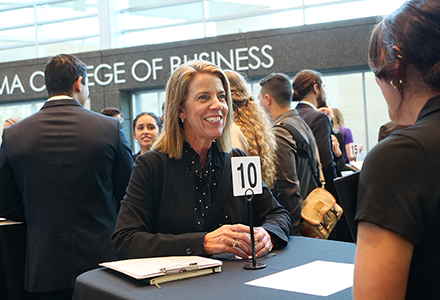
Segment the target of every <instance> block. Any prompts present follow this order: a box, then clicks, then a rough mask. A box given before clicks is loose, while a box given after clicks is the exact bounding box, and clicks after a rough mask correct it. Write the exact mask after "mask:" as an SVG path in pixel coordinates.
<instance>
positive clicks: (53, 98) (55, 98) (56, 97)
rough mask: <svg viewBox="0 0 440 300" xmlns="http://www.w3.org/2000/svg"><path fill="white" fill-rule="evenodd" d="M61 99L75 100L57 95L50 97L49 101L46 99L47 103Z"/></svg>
mask: <svg viewBox="0 0 440 300" xmlns="http://www.w3.org/2000/svg"><path fill="white" fill-rule="evenodd" d="M61 99H72V100H75V99H73V98H72V97H70V96H67V95H57V96H53V97H50V98H49V99H47V101H53V100H61Z"/></svg>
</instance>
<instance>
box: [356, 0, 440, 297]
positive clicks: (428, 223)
mask: <svg viewBox="0 0 440 300" xmlns="http://www.w3.org/2000/svg"><path fill="white" fill-rule="evenodd" d="M439 49H440V1H438V0H412V1H408V2H405V3H404V4H403V5H402V6H401V7H400V8H399V9H398V10H397V11H395V12H394V13H392V14H390V15H388V16H386V17H385V18H384V19H383V20H382V21H381V22H380V23H379V24H378V25H377V26H376V27H375V29H374V31H373V33H372V36H371V39H370V48H369V64H370V67H371V69H372V71H373V72H374V73H375V75H376V82H377V84H378V85H379V87H380V89H381V91H382V93H383V95H384V97H385V100H386V102H387V106H388V114H389V116H390V119H391V121H392V122H393V123H395V124H398V125H410V126H409V127H407V128H403V129H401V130H399V131H398V132H394V133H393V134H392V135H390V136H389V137H387V138H386V139H385V140H383V141H382V142H380V143H378V144H377V145H376V146H375V147H374V148H373V149H372V150H371V151H370V153H369V154H368V155H367V157H366V159H365V161H364V164H363V167H362V171H361V173H360V177H359V186H358V199H357V211H356V217H355V220H356V221H358V234H357V246H356V256H355V270H354V285H353V296H354V299H355V300H359V299H369V300H372V299H387V300H389V299H440V285H439V275H438V271H439V270H440V255H439V253H440V234H439V232H440V184H439V182H440V156H439V153H440V142H439V141H440V130H439V128H440V51H439Z"/></svg>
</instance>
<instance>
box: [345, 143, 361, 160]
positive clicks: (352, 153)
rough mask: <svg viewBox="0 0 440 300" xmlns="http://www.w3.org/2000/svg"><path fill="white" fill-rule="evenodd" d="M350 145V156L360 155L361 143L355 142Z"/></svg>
mask: <svg viewBox="0 0 440 300" xmlns="http://www.w3.org/2000/svg"><path fill="white" fill-rule="evenodd" d="M348 145H349V147H350V156H352V157H356V156H358V155H359V152H360V151H359V145H358V144H355V143H350V144H348Z"/></svg>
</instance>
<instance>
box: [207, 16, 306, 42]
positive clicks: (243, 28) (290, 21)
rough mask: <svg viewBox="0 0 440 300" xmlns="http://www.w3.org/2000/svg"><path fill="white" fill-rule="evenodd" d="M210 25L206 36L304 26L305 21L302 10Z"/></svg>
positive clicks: (211, 23)
mask: <svg viewBox="0 0 440 300" xmlns="http://www.w3.org/2000/svg"><path fill="white" fill-rule="evenodd" d="M209 24H210V25H208V26H207V30H206V36H217V35H224V34H233V33H239V32H250V31H258V30H265V29H273V28H283V27H291V26H299V25H303V24H304V21H303V13H302V10H292V11H286V12H281V13H276V14H267V15H262V16H256V17H246V18H237V19H232V20H225V21H218V22H210V23H209Z"/></svg>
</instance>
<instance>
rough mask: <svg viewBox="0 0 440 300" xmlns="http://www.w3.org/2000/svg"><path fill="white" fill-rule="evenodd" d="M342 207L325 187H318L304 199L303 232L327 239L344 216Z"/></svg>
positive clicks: (310, 235) (302, 213)
mask: <svg viewBox="0 0 440 300" xmlns="http://www.w3.org/2000/svg"><path fill="white" fill-rule="evenodd" d="M342 212H343V211H342V207H340V206H339V205H338V204H337V203H336V199H335V198H334V197H333V195H332V194H330V193H329V192H327V191H326V190H325V189H323V188H319V187H318V188H316V189H314V190H313V191H312V192H310V194H309V195H308V196H307V198H306V199H305V200H304V201H303V207H302V210H301V217H302V219H301V222H300V224H299V228H300V230H301V234H302V235H303V236H307V237H313V238H320V239H327V238H328V236H329V235H330V233H331V232H332V230H333V228H335V226H336V223H337V222H338V221H339V219H340V218H341V216H342Z"/></svg>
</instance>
